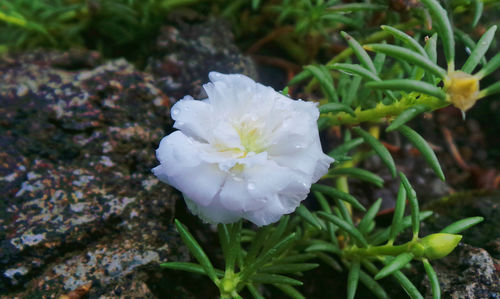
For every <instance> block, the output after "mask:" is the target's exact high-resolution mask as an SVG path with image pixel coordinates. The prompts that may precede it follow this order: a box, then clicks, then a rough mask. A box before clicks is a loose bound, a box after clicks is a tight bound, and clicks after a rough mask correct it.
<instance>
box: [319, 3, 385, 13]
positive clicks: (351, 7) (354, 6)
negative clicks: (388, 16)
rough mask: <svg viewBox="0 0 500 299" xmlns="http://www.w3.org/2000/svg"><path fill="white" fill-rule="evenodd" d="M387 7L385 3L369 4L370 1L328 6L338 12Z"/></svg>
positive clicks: (330, 9)
mask: <svg viewBox="0 0 500 299" xmlns="http://www.w3.org/2000/svg"><path fill="white" fill-rule="evenodd" d="M384 9H387V6H385V5H378V4H369V3H349V4H340V5H334V6H330V7H328V8H327V10H329V11H336V12H354V11H365V10H384Z"/></svg>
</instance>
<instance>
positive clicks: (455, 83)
mask: <svg viewBox="0 0 500 299" xmlns="http://www.w3.org/2000/svg"><path fill="white" fill-rule="evenodd" d="M448 77H449V81H448V82H446V83H445V90H446V94H447V95H448V100H449V101H450V102H452V103H453V105H454V106H455V107H457V108H458V109H460V110H462V111H466V110H468V109H469V108H471V107H472V106H473V105H474V103H475V102H476V101H477V100H478V98H479V79H478V78H476V77H474V76H473V75H470V74H467V73H464V72H462V71H453V72H450V73H448Z"/></svg>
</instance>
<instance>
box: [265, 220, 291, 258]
mask: <svg viewBox="0 0 500 299" xmlns="http://www.w3.org/2000/svg"><path fill="white" fill-rule="evenodd" d="M289 220H290V216H288V215H285V216H283V217H281V220H280V222H279V224H278V226H277V227H276V229H275V230H274V231H273V233H272V234H271V236H270V237H269V238H268V239H267V240H266V242H265V243H264V248H263V249H262V251H263V252H267V251H268V250H269V249H270V248H271V247H272V246H274V245H275V244H276V243H277V242H279V241H280V240H281V239H282V237H281V236H282V235H283V234H284V233H285V231H286V229H287V227H288V222H289Z"/></svg>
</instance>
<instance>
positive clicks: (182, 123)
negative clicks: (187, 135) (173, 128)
mask: <svg viewBox="0 0 500 299" xmlns="http://www.w3.org/2000/svg"><path fill="white" fill-rule="evenodd" d="M176 125H177V126H180V127H182V126H183V125H184V122H183V121H178V122H177V123H176Z"/></svg>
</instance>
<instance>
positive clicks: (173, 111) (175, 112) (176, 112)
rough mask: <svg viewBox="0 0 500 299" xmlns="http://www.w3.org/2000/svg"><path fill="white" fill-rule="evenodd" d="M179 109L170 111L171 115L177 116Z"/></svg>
mask: <svg viewBox="0 0 500 299" xmlns="http://www.w3.org/2000/svg"><path fill="white" fill-rule="evenodd" d="M179 112H180V111H179V109H177V108H175V109H172V115H177V114H179Z"/></svg>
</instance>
